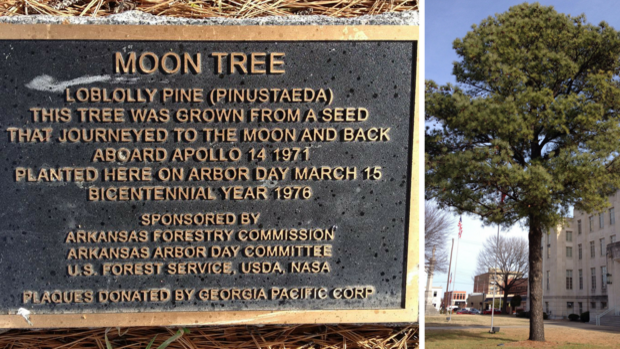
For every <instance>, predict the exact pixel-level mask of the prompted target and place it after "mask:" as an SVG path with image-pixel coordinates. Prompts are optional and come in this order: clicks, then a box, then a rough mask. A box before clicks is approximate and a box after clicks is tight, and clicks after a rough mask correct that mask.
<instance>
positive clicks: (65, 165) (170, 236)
mask: <svg viewBox="0 0 620 349" xmlns="http://www.w3.org/2000/svg"><path fill="white" fill-rule="evenodd" d="M0 40H2V43H1V45H0V54H1V57H2V58H3V63H2V65H1V66H0V78H1V79H2V83H1V84H0V111H1V113H2V115H1V119H0V122H1V125H2V129H3V133H2V136H1V137H0V147H1V149H2V156H1V157H0V164H1V166H0V169H3V171H2V172H1V175H0V176H1V177H0V187H1V192H2V196H1V198H0V202H1V204H2V207H3V211H2V214H3V219H2V220H1V221H0V241H1V245H0V314H1V315H0V327H9V328H13V327H30V326H32V327H77V326H133V325H136V326H137V325H198V324H225V323H228V324H250V323H252V324H256V323H282V324H284V323H316V322H319V323H340V322H354V323H363V322H414V321H417V280H418V279H417V264H418V256H419V254H418V234H417V229H418V207H419V204H418V193H419V191H418V185H419V179H418V174H419V173H420V168H419V167H418V166H419V163H418V157H419V156H418V148H417V142H418V132H417V127H416V125H417V123H416V121H417V120H416V117H417V115H418V114H417V103H416V95H417V93H419V92H420V91H419V90H420V89H418V88H416V87H417V79H416V66H417V64H416V63H417V27H400V26H394V27H373V26H357V27H355V26H348V27H345V26H329V27H302V26H295V27H286V26H284V27H206V26H204V27H199V26H195V27H181V26H169V27H156V28H155V27H148V26H75V25H47V26H44V25H40V26H39V25H0Z"/></svg>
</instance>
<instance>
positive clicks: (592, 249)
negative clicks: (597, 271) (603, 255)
mask: <svg viewBox="0 0 620 349" xmlns="http://www.w3.org/2000/svg"><path fill="white" fill-rule="evenodd" d="M595 254H596V253H595V252H594V241H590V258H594V255H595Z"/></svg>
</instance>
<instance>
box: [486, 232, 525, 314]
mask: <svg viewBox="0 0 620 349" xmlns="http://www.w3.org/2000/svg"><path fill="white" fill-rule="evenodd" d="M528 249H529V246H528V242H527V240H526V239H523V238H519V237H506V236H503V235H500V236H499V237H497V236H490V237H489V238H487V239H486V241H485V242H484V243H483V244H482V250H481V251H480V252H479V253H478V263H477V265H476V275H479V274H484V273H487V272H489V273H490V272H491V271H490V270H489V269H496V270H497V272H496V273H491V277H494V276H496V277H497V279H496V280H494V282H495V283H496V284H497V288H498V289H499V291H500V292H502V293H503V294H504V296H503V298H504V301H503V302H502V311H503V312H506V308H507V307H508V295H509V294H510V293H511V292H512V291H513V289H515V287H516V286H517V285H518V284H519V281H520V280H519V279H521V278H523V277H526V276H527V271H528V258H527V257H528Z"/></svg>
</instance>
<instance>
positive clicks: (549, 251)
mask: <svg viewBox="0 0 620 349" xmlns="http://www.w3.org/2000/svg"><path fill="white" fill-rule="evenodd" d="M550 255H551V247H550V246H549V245H547V259H549V256H550Z"/></svg>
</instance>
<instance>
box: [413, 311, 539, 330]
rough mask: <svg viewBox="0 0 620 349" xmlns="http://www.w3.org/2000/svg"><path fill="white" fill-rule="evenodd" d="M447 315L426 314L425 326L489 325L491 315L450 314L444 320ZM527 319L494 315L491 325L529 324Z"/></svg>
mask: <svg viewBox="0 0 620 349" xmlns="http://www.w3.org/2000/svg"><path fill="white" fill-rule="evenodd" d="M447 317H448V316H447V315H441V316H427V317H425V318H424V320H425V321H426V326H427V327H433V326H475V325H482V326H489V328H490V327H491V315H458V314H452V321H450V322H448V320H446V318H447ZM529 325H530V320H529V319H520V318H516V317H515V316H514V315H495V318H494V319H493V326H496V327H497V326H499V327H501V326H529Z"/></svg>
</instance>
